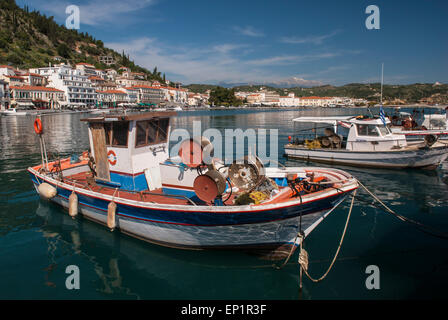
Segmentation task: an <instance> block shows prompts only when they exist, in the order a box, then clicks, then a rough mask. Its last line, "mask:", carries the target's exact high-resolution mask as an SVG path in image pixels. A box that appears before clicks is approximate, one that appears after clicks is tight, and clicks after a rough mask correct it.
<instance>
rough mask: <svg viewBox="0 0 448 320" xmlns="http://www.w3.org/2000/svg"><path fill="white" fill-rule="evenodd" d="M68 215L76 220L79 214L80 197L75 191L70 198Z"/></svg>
mask: <svg viewBox="0 0 448 320" xmlns="http://www.w3.org/2000/svg"><path fill="white" fill-rule="evenodd" d="M68 214H69V215H70V217H72V218H74V217H76V215H77V214H78V195H77V194H76V193H75V191H73V192H72V194H71V195H70V197H68Z"/></svg>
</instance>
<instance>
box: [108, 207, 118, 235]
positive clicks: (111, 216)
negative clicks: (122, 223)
mask: <svg viewBox="0 0 448 320" xmlns="http://www.w3.org/2000/svg"><path fill="white" fill-rule="evenodd" d="M116 211H117V204H116V203H115V202H113V201H112V202H111V203H109V205H108V206H107V226H108V227H109V229H110V231H114V229H115V227H116V225H117V224H116V221H115V213H116Z"/></svg>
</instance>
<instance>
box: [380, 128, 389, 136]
mask: <svg viewBox="0 0 448 320" xmlns="http://www.w3.org/2000/svg"><path fill="white" fill-rule="evenodd" d="M378 129H379V130H380V132H381V135H382V136H385V135H388V134H389V133H390V128H389V126H387V127H385V126H379V127H378Z"/></svg>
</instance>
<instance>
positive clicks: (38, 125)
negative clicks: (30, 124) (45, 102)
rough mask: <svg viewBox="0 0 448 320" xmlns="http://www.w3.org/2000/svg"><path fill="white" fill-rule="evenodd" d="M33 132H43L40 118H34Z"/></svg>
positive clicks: (39, 133)
mask: <svg viewBox="0 0 448 320" xmlns="http://www.w3.org/2000/svg"><path fill="white" fill-rule="evenodd" d="M34 132H36V134H38V135H41V134H42V133H44V129H43V127H42V121H41V120H40V118H36V120H34Z"/></svg>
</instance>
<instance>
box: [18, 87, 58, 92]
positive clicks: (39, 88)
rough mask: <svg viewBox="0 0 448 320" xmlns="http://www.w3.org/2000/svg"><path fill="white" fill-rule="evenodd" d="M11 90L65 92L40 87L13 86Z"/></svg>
mask: <svg viewBox="0 0 448 320" xmlns="http://www.w3.org/2000/svg"><path fill="white" fill-rule="evenodd" d="M10 89H11V90H14V89H16V90H27V91H54V92H64V91H62V90H59V89H56V88H50V87H39V86H11V87H10Z"/></svg>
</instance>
